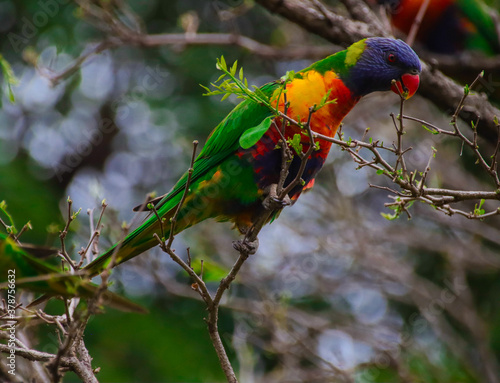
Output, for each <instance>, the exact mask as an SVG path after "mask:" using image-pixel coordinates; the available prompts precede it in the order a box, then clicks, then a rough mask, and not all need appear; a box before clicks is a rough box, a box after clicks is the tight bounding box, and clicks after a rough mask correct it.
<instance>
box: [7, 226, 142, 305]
mask: <svg viewBox="0 0 500 383" xmlns="http://www.w3.org/2000/svg"><path fill="white" fill-rule="evenodd" d="M57 252H58V250H57V249H54V248H46V247H40V246H34V245H29V244H20V243H19V242H18V241H16V240H14V238H13V237H11V236H9V235H7V234H5V233H0V270H1V273H2V274H1V275H0V290H2V289H4V290H6V292H7V294H6V299H5V302H6V303H7V304H8V305H9V306H10V307H11V308H12V310H13V309H14V307H15V306H16V303H15V302H18V301H19V297H18V296H17V295H16V294H17V291H18V290H21V289H23V290H29V291H33V292H36V293H43V294H44V295H42V297H43V298H42V299H40V301H38V300H35V301H34V302H31V303H30V305H36V304H37V303H38V302H40V303H41V302H42V301H44V300H46V299H47V298H50V297H53V296H62V297H65V298H74V297H83V298H92V297H95V296H96V293H97V292H98V290H99V289H100V286H99V285H96V284H94V283H92V282H90V281H89V280H88V279H86V278H83V277H84V274H83V273H75V274H71V273H69V272H64V271H63V270H62V269H61V267H60V264H61V262H60V258H58V257H55V256H54V255H55V254H56V253H57ZM101 298H102V301H103V302H105V304H106V305H107V306H110V307H113V308H116V309H119V310H121V311H126V312H135V313H142V314H144V313H146V312H147V310H146V309H144V308H143V307H142V306H140V305H137V304H136V303H133V302H131V301H130V300H128V299H126V298H124V297H122V296H120V295H118V294H116V293H113V292H111V291H109V290H107V289H102V291H101ZM30 305H28V306H30ZM6 307H7V306H6Z"/></svg>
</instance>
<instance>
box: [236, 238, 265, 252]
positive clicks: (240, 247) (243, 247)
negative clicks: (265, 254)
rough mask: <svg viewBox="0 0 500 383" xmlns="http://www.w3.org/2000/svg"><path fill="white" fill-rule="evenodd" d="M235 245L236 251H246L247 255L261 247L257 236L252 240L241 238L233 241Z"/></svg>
mask: <svg viewBox="0 0 500 383" xmlns="http://www.w3.org/2000/svg"><path fill="white" fill-rule="evenodd" d="M233 247H234V248H235V250H236V251H238V252H240V253H244V254H247V255H252V254H255V253H256V252H257V249H258V248H259V239H258V238H256V239H255V240H254V241H252V242H250V241H248V240H246V239H240V240H238V241H234V242H233Z"/></svg>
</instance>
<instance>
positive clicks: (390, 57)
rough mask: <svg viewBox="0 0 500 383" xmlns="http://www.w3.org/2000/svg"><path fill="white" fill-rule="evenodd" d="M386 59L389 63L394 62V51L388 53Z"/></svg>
mask: <svg viewBox="0 0 500 383" xmlns="http://www.w3.org/2000/svg"><path fill="white" fill-rule="evenodd" d="M387 61H389V62H390V63H395V62H396V55H395V54H394V53H389V54H388V55H387Z"/></svg>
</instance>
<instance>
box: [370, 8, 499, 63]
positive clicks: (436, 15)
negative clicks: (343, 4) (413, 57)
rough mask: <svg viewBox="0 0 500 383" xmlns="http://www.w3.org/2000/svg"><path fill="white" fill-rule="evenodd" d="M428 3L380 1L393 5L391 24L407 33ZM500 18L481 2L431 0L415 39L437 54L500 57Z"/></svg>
mask: <svg viewBox="0 0 500 383" xmlns="http://www.w3.org/2000/svg"><path fill="white" fill-rule="evenodd" d="M425 1H426V0H379V3H384V4H387V5H388V6H390V8H391V9H390V12H391V14H390V16H391V22H392V24H393V25H394V26H395V27H396V28H397V29H399V30H400V31H402V32H403V33H405V34H408V33H409V32H410V28H411V27H412V25H413V23H414V22H415V18H416V16H417V14H418V12H419V10H420V8H421V7H422V5H423V4H424V3H425ZM495 14H496V15H495ZM498 17H499V15H498V13H496V12H495V11H494V10H493V9H491V8H489V7H488V6H486V4H484V3H483V2H482V1H481V0H430V1H429V4H428V6H427V9H426V10H425V13H424V16H423V18H422V22H421V24H420V27H419V30H418V33H417V36H416V38H417V40H419V41H420V42H421V43H422V44H423V45H424V46H425V47H426V48H427V49H429V50H430V51H433V52H436V53H442V54H454V53H458V52H461V51H464V50H474V51H481V52H483V53H485V54H486V55H494V54H499V53H500V37H499V29H498V27H497V23H498V22H497V21H495V18H496V19H497V20H498Z"/></svg>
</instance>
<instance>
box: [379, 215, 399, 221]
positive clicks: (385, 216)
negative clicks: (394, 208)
mask: <svg viewBox="0 0 500 383" xmlns="http://www.w3.org/2000/svg"><path fill="white" fill-rule="evenodd" d="M380 215H381V216H382V217H384V218H385V219H387V220H389V221H394V220H395V219H398V218H399V214H398V213H394V214H389V213H380Z"/></svg>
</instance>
